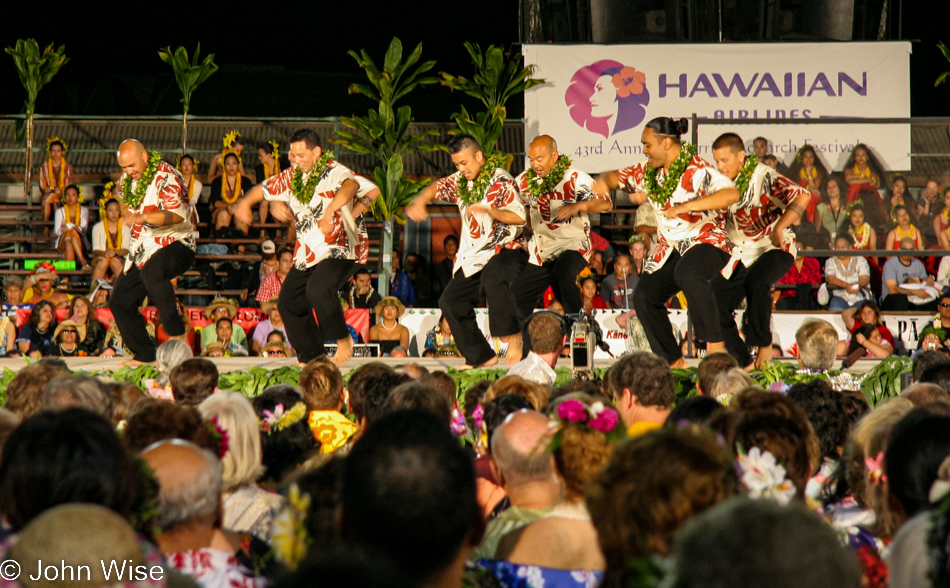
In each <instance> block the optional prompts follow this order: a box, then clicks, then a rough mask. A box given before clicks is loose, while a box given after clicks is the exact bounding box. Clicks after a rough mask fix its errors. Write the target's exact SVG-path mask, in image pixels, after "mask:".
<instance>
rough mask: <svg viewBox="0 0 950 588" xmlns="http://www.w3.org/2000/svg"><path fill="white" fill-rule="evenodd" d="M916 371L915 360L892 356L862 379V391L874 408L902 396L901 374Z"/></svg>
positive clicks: (883, 360)
mask: <svg viewBox="0 0 950 588" xmlns="http://www.w3.org/2000/svg"><path fill="white" fill-rule="evenodd" d="M913 370H914V360H912V359H911V358H909V357H903V356H900V355H892V356H890V357H888V358H885V359H882V360H881V362H880V363H878V364H877V365H876V366H874V367H873V368H872V369H870V370H868V372H867V373H866V374H864V377H863V378H862V379H861V391H862V392H863V393H864V398H865V399H867V401H868V406H870V407H871V408H874V407H875V406H877V405H878V404H881V403H883V402H886V401H887V400H889V399H891V398H896V397H897V396H900V393H901V374H903V373H904V372H912V371H913Z"/></svg>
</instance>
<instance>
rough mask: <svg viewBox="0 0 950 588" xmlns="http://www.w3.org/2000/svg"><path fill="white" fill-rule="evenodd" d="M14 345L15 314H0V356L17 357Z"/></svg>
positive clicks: (16, 349) (17, 352)
mask: <svg viewBox="0 0 950 588" xmlns="http://www.w3.org/2000/svg"><path fill="white" fill-rule="evenodd" d="M19 356H20V350H19V349H18V348H17V345H16V315H15V314H14V315H12V316H6V315H0V357H19Z"/></svg>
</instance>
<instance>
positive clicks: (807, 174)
mask: <svg viewBox="0 0 950 588" xmlns="http://www.w3.org/2000/svg"><path fill="white" fill-rule="evenodd" d="M789 173H790V174H791V179H792V180H793V181H795V182H798V183H799V184H800V185H802V186H804V187H805V188H808V190H809V191H810V192H811V193H812V199H811V200H810V201H809V202H808V207H807V208H805V216H806V217H807V219H808V222H814V220H815V208H816V207H817V206H818V203H819V202H821V188H822V186H824V185H825V180H826V179H827V178H828V170H827V168H825V164H823V163H822V162H821V159H820V158H819V157H818V154H817V153H816V152H815V148H814V147H812V146H811V145H808V144H807V143H806V144H805V145H802V146H801V149H799V150H798V154H797V155H796V156H795V161H794V162H793V163H792V166H791V167H790V168H789Z"/></svg>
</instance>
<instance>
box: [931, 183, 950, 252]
mask: <svg viewBox="0 0 950 588" xmlns="http://www.w3.org/2000/svg"><path fill="white" fill-rule="evenodd" d="M948 219H950V187H947V188H944V190H943V204H942V205H941V207H940V209H939V210H938V211H937V212H936V213H934V222H933V229H934V234H935V235H936V236H937V244H938V245H940V248H941V249H950V220H948Z"/></svg>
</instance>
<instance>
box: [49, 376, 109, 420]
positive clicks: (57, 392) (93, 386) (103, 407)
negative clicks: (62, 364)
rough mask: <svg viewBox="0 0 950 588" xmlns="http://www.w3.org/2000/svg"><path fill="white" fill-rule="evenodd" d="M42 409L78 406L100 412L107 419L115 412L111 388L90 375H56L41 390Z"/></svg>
mask: <svg viewBox="0 0 950 588" xmlns="http://www.w3.org/2000/svg"><path fill="white" fill-rule="evenodd" d="M41 402H42V407H43V409H44V410H61V409H63V408H71V407H73V406H79V407H82V408H85V409H88V410H91V411H92V412H95V413H98V414H101V415H102V416H104V417H105V418H106V419H108V420H109V421H112V416H113V415H114V414H115V398H114V397H113V396H112V390H110V389H109V387H108V386H106V385H105V384H103V383H102V382H100V381H99V379H98V378H93V377H92V376H82V375H72V376H57V377H55V378H53V379H52V380H50V382H49V384H47V385H46V389H45V390H43V397H42V401H41Z"/></svg>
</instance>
